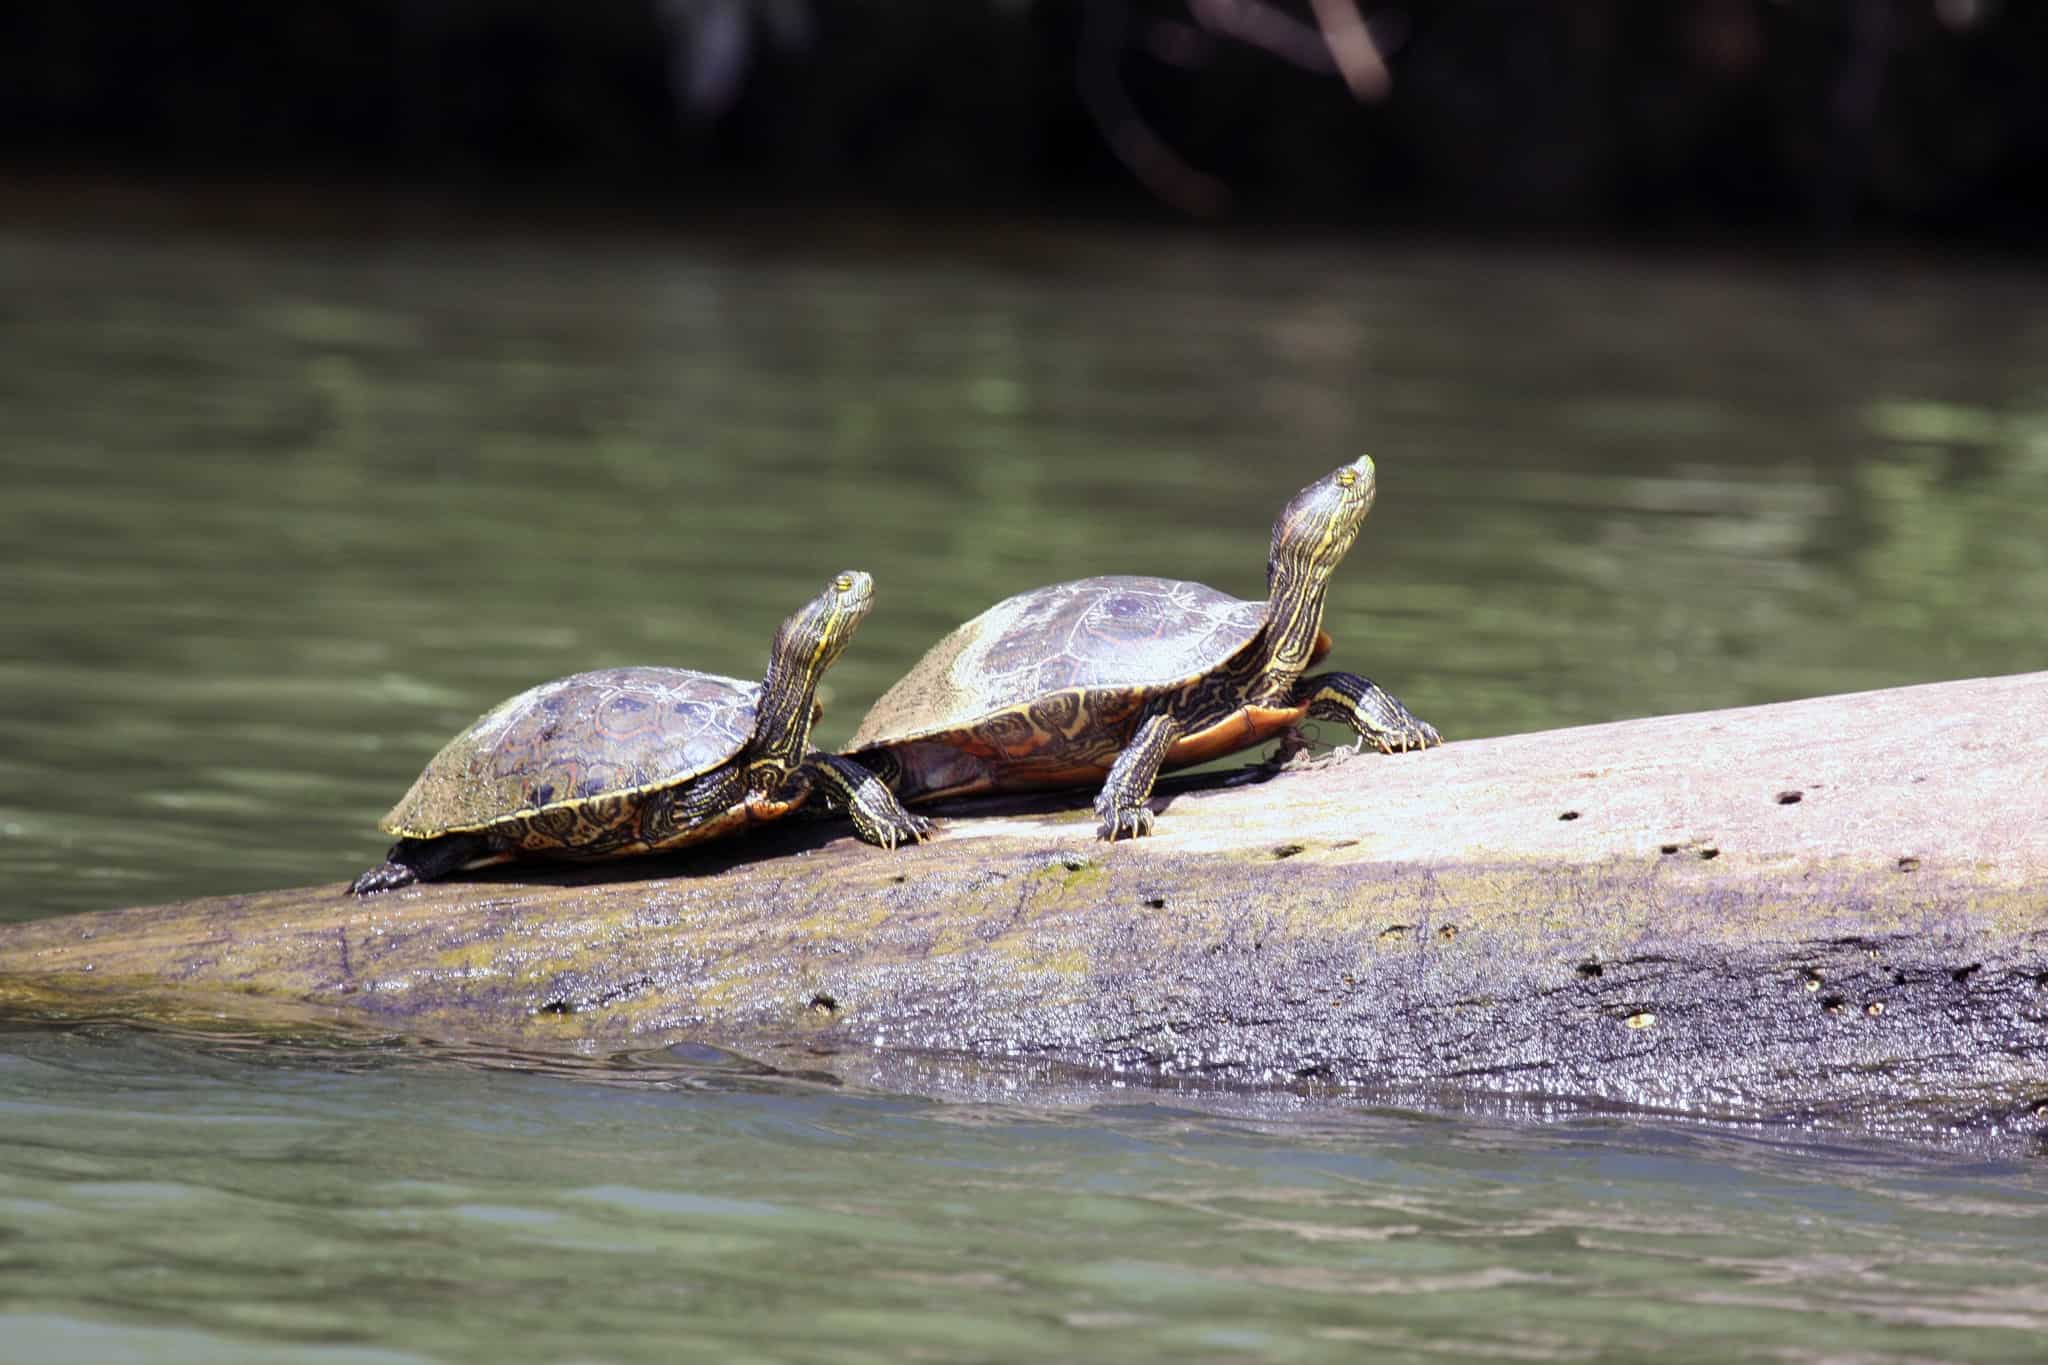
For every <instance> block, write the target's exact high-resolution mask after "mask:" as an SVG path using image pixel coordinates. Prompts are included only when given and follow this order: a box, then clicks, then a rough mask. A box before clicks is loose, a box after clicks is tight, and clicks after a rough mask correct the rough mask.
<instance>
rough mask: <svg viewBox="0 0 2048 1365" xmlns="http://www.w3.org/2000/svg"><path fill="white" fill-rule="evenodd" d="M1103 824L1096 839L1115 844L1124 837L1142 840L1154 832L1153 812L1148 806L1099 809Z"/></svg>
mask: <svg viewBox="0 0 2048 1365" xmlns="http://www.w3.org/2000/svg"><path fill="white" fill-rule="evenodd" d="M1096 813H1097V814H1098V815H1101V816H1102V823H1101V824H1100V825H1099V826H1097V827H1096V830H1095V837H1096V838H1098V839H1103V840H1106V841H1107V842H1109V843H1112V844H1113V843H1115V842H1116V841H1117V840H1118V839H1120V838H1122V837H1123V836H1124V835H1129V836H1130V837H1131V838H1133V839H1142V838H1144V837H1145V836H1146V835H1148V834H1150V833H1151V832H1152V811H1151V808H1150V807H1148V806H1132V807H1130V808H1128V809H1125V810H1118V811H1103V810H1100V809H1099V808H1098V810H1097V812H1096Z"/></svg>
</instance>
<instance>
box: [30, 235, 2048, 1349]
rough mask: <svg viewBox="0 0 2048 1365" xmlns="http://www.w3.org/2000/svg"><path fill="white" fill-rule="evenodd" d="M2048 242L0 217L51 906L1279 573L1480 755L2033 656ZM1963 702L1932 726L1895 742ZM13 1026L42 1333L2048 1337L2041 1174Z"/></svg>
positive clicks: (267, 873)
mask: <svg viewBox="0 0 2048 1365" xmlns="http://www.w3.org/2000/svg"><path fill="white" fill-rule="evenodd" d="M2044 305H2048V288H2044V287H2043V286H2042V284H2041V282H2039V281H2038V280H2035V279H2032V278H2029V277H2024V276H2017V275H2012V274H2008V273H2001V272H1998V271H1993V270H1983V271H1976V272H1968V273H1963V272H1954V271H1948V272H1938V271H1931V270H1928V269H1925V268H1923V267H1921V266H1918V265H1915V264H1911V263H1869V262H1866V263H1859V264H1856V265H1853V266H1849V267H1842V268H1836V269H1830V268H1817V267H1816V266H1815V264H1814V263H1812V262H1801V263H1798V264H1795V265H1788V266H1785V267H1782V268H1779V267H1770V266H1765V267H1744V268H1736V267H1732V266H1729V265H1725V264H1713V265H1706V264H1697V263H1695V264H1671V263H1664V264H1655V265H1651V264H1617V263H1613V262H1600V261H1594V260H1589V259H1579V258H1573V257H1569V256H1551V257H1527V258H1525V257H1484V256H1480V257H1474V256H1469V255H1457V254H1449V253H1433V252H1426V251H1418V250H1405V251H1401V252H1394V253H1386V252H1362V253H1353V252H1350V251H1339V250H1337V249H1334V248H1321V249H1310V248H1297V249H1291V250H1266V251H1257V252H1249V253H1247V252H1239V251H1232V250H1226V249H1224V248H1219V247H1208V246H1197V245H1189V244H1161V243H1159V242H1156V241H1139V240H1131V241H1116V240H1107V239H1076V240H1043V239H1034V240H1013V241H1005V242H999V243H995V244H983V245H980V246H978V247H976V248H975V249H974V250H972V251H967V250H959V249H946V250H930V251H915V250H911V249H908V248H906V249H904V250H901V251H898V252H895V253H892V254H887V255H875V256H860V255H836V256H810V257H806V256H801V255H791V254H788V253H784V252H767V251H761V250H749V249H740V248H732V247H707V246H681V245H675V244H667V245H660V246H648V245H644V244H643V245H618V244H605V245H601V246H600V245H589V244H584V245H575V246H567V247H563V246H556V247H541V246H533V245H476V244H461V245H451V244H447V243H438V244H424V243H421V244H409V245H390V244H382V245H355V246H347V247H335V246H325V247H309V246H306V245H304V244H297V245H293V246H290V247H286V246H278V245H269V246H260V245H239V244H228V243H194V242H172V243H164V244H146V243H142V242H139V241H137V240H134V239H125V238H124V239H113V238H109V239H105V240H93V239H72V240H66V241H58V240H54V239H49V238H27V237H14V238H0V414H4V417H5V421H4V423H0V471H4V475H5V489H4V495H0V581H4V583H5V585H6V591H5V592H4V593H0V918H28V917H33V916H39V915H46V914H55V913H61V912H65V911H73V910H81V909H89V908H104V907H108V906H114V905H123V904H137V903H145V902H151V901H160V900H167V899H172V898H176V897H180V896H187V895H200V894H210V893H220V892H227V891H234V890H243V889H250V888H255V887H264V886H275V885H288V884H295V883H302V882H313V881H333V880H338V879H340V878H343V877H345V876H347V875H350V874H351V873H353V872H354V871H356V870H358V869H359V868H360V867H361V866H363V865H365V864H366V863H367V862H368V861H370V860H371V859H372V858H373V857H374V856H375V855H376V853H377V852H378V851H379V850H380V849H381V846H382V842H383V841H382V840H381V838H380V837H379V836H378V835H377V834H376V833H375V829H374V825H375V821H376V819H377V817H378V816H379V815H380V814H381V813H382V812H383V810H384V809H385V808H386V807H387V806H388V805H389V804H390V802H391V801H392V799H393V798H394V797H395V796H396V795H397V794H398V793H399V792H400V791H402V790H403V788H404V786H405V784H406V782H407V781H409V780H410V778H411V776H412V775H413V773H414V772H415V771H417V769H418V767H419V765H420V764H421V762H422V761H423V760H424V759H425V758H426V757H427V756H428V755H429V754H431V753H432V752H433V750H434V749H435V748H436V747H437V746H438V745H439V743H440V742H441V741H442V740H443V739H445V738H446V737H447V736H448V735H449V734H451V733H453V732H454V731H455V730H456V729H458V728H460V727H461V726H462V725H463V724H465V723H466V722H467V721H468V720H469V719H471V718H472V717H473V716H474V715H476V714H477V713H478V712H479V711H481V710H483V709H484V708H485V707H487V706H488V705H490V704H491V703H493V702H495V701H497V700H498V699H500V698H502V697H504V696H506V695H509V694H510V693H512V692H514V691H517V690H519V689H521V688H523V687H525V686H527V685H529V684H531V683H533V682H536V681H540V680H542V679H545V678H548V677H552V676H557V675H560V674H564V673H570V672H574V671H578V670H580V669H585V668H594V667H599V666H604V665H610V664H620V663H676V664H683V665H687V666H693V667H699V668H706V669H711V670H714V671H718V672H725V673H731V674H739V675H746V676H757V675H758V673H759V670H760V667H761V664H762V662H763V659H764V657H765V652H766V648H767V641H768V638H769V636H770V635H771V634H772V632H773V630H774V627H775V624H776V622H777V621H778V620H779V619H780V618H781V617H782V616H783V615H784V614H786V613H787V612H788V611H789V610H790V609H791V608H792V607H793V606H794V605H795V604H796V603H797V602H799V601H800V600H802V599H803V598H804V597H806V596H808V595H809V594H810V593H811V592H813V591H815V588H816V586H817V584H818V583H819V582H821V581H822V579H823V578H824V577H825V576H826V575H827V574H829V573H830V572H832V571H834V570H836V569H839V568H842V567H853V568H862V569H866V570H869V571H870V572H872V573H874V574H875V576H876V579H877V582H878V586H879V597H880V605H879V607H878V609H877V611H876V613H875V615H874V616H873V617H872V618H871V619H870V621H869V622H868V623H867V624H866V626H865V627H864V628H863V631H862V634H861V636H860V638H859V640H858V641H857V642H856V643H855V646H854V648H853V649H852V650H850V651H849V653H848V654H847V656H846V657H845V659H844V660H843V661H842V662H841V663H840V664H839V665H838V666H837V667H836V668H835V670H834V671H833V673H832V675H831V677H830V680H829V688H828V696H827V698H826V699H827V702H828V706H829V708H830V709H829V711H828V715H827V719H826V722H825V726H824V728H823V732H822V738H823V739H825V740H826V741H828V742H830V741H834V740H837V739H841V738H843V737H844V736H845V735H846V734H848V733H849V732H850V731H851V729H852V726H853V724H854V722H855V721H856V720H857V719H858V717H859V715H860V712H861V710H862V709H863V708H864V707H865V705H866V703H867V702H868V701H869V700H870V699H872V698H873V697H874V696H875V695H876V694H877V693H879V692H880V690H881V689H882V688H883V687H884V686H886V685H887V684H888V682H889V681H890V680H891V679H892V677H893V676H894V675H895V674H896V673H897V672H899V671H900V670H901V669H902V668H903V667H905V666H906V665H907V664H908V663H909V662H910V661H911V660H912V659H914V658H915V657H916V655H917V653H918V652H919V651H921V650H922V649H923V648H924V646H925V645H927V644H928V643H930V641H931V640H932V639H934V638H935V637H936V636H937V635H939V634H940V633H941V632H942V631H943V630H945V629H946V628H948V627H949V626H950V625H951V624H953V623H955V622H956V621H958V620H960V619H962V618H964V617H965V616H968V615H971V614H972V613H974V612H975V611H978V610H979V609H980V608H981V607H982V606H985V605H986V604H987V603H988V602H989V601H991V600H993V599H994V598H996V597H999V596H1001V595H1004V594H1006V593H1009V592H1013V591H1016V590H1018V589H1021V588H1025V587H1030V586H1033V585H1036V584H1038V583H1042V582H1046V581H1049V580H1052V579H1057V578H1063V577H1070V576H1076V575H1081V574H1087V573H1102V572H1130V571H1137V572H1152V573H1162V574H1170V575H1176V576H1183V577H1189V578H1196V579H1201V580H1203V581H1206V582H1210V583H1213V584H1215V585H1217V586H1219V587H1222V588H1225V589H1227V590H1232V591H1236V592H1239V593H1241V594H1244V595H1248V596H1250V595H1257V593H1258V591H1259V587H1260V581H1261V575H1262V568H1263V557H1264V548H1265V538H1266V532H1267V528H1268V526H1269V524H1270V522H1271V519H1272V516H1273V514H1274V512H1275V511H1277V509H1278V507H1279V505H1280V503H1281V502H1282V501H1284V499H1285V497H1286V496H1287V495H1288V494H1289V493H1290V492H1292V491H1293V490H1294V489H1295V488H1297V487H1299V486H1300V485H1301V484H1303V483H1305V482H1307V481H1308V480H1309V479H1311V478H1313V477H1315V476H1316V475H1318V474H1320V473H1322V472H1324V471H1326V470H1327V469H1329V468H1331V467H1333V466H1334V465H1335V464H1337V463H1339V462H1341V461H1343V460H1345V459H1348V458H1350V457H1351V456H1352V455H1354V454H1355V453H1357V452H1358V451H1360V450H1366V451H1370V452H1371V453H1373V454H1374V455H1375V456H1376V458H1377V459H1378V460H1379V462H1380V487H1381V493H1380V503H1379V507H1378V509H1377V510H1376V511H1375V513H1374V515H1373V518H1372V520H1371V521H1370V522H1369V523H1368V525H1367V528H1366V531H1365V533H1364V535H1363V536H1362V537H1361V539H1360V542H1359V544H1358V546H1357V548H1356V549H1355V550H1354V551H1353V552H1352V554H1351V557H1350V559H1349V560H1348V561H1347V562H1346V564H1345V565H1344V567H1343V569H1342V570H1341V572H1340V575H1339V578H1338V581H1337V585H1336V588H1335V591H1334V592H1333V595H1332V598H1331V606H1330V616H1329V625H1330V627H1331V630H1332V633H1333V634H1334V635H1336V637H1337V639H1338V641H1339V644H1338V655H1337V662H1339V663H1340V664H1341V665H1343V666H1346V667H1353V668H1357V669H1359V670H1360V671H1363V672H1366V673H1368V674H1370V675H1371V676H1373V677H1374V678H1376V679H1377V680H1379V681H1380V682H1382V683H1384V684H1385V685H1387V686H1388V687H1390V688H1391V689H1393V690H1394V691H1395V692H1397V693H1398V694H1400V695H1401V696H1403V697H1404V698H1405V699H1407V700H1408V701H1409V702H1410V703H1411V704H1412V705H1413V706H1414V708H1415V709H1416V710H1417V711H1418V712H1419V713H1421V714H1422V715H1424V716H1426V717H1427V718H1428V719H1430V720H1432V721H1434V722H1435V723H1436V724H1437V725H1438V726H1440V727H1441V728H1442V729H1443V730H1444V732H1445V733H1446V734H1447V735H1450V736H1452V737H1454V738H1458V737H1471V736H1476V735H1483V734H1489V733H1498V732H1502V731H1509V730H1518V729H1525V728H1530V727H1534V726H1544V725H1557V724H1569V723H1574V722H1580V721H1594V720H1606V719H1613V718H1617V717H1621V716H1628V715H1640V714H1646V713H1653V712H1660V711H1675V710H1688V709H1696V708H1701V707H1711V706H1723V705H1737V704H1743V703H1749V702H1756V701H1765V700H1772V699H1777V698H1783V697H1791V696H1800V695H1809V694H1813V693H1819V692H1828V691H1842V690H1851V689H1855V688H1861V687H1875V686H1885V685H1891V684H1897V683H1906V682H1915V681H1926V680H1932V679H1936V678H1942V677H1955V676H1964V675H1970V674H1982V673H1997V672H2010V671H2017V670H2022V669H2029V668H2039V667H2043V666H2048V647H2044V645H2043V634H2044V632H2043V627H2042V624H2041V623H2042V622H2043V621H2048V513H2044V509H2048V306H2044ZM1901 742H1902V743H1911V742H1912V737H1911V736H1910V735H1903V736H1901ZM1109 1098H1110V1097H1107V1096H1103V1097H1097V1099H1096V1100H1094V1101H1089V1102H1081V1101H1070V1102H1068V1103H1066V1104H1064V1105H1061V1106H1058V1107H1051V1108H1047V1107H1037V1108H1010V1107H1004V1106H996V1105H988V1104H966V1103H950V1104H941V1103H934V1102H929V1101H924V1100H917V1099H908V1098H901V1097H892V1096H885V1095H874V1094H861V1093H853V1092H851V1091H850V1090H847V1089H844V1088H835V1087H831V1086H828V1085H825V1084H824V1083H822V1082H819V1081H806V1080H802V1079H789V1078H778V1077H770V1076H763V1075H758V1074H754V1072H753V1071H752V1070H751V1069H750V1068H749V1067H747V1066H746V1065H745V1064H744V1063H743V1062H741V1061H740V1060H739V1059H731V1058H723V1057H719V1056H715V1055H712V1054H708V1053H707V1054H701V1055H700V1054H696V1053H682V1054H676V1053H664V1054H658V1055H655V1056H650V1057H631V1058H619V1059H613V1060H612V1061H611V1062H610V1063H608V1064H598V1063H594V1062H593V1063H589V1064H587V1065H584V1066H580V1067H568V1066H564V1065H552V1064H541V1063H538V1062H535V1061H533V1060H532V1059H520V1058H491V1057H476V1056H465V1055H461V1054H457V1053H451V1052H445V1051H439V1050H436V1049H433V1048H431V1047H426V1046H423V1045H419V1044H403V1043H397V1042H394V1043H392V1044H389V1045H385V1046H377V1047H361V1048H344V1047H341V1046H339V1045H333V1044H316V1043H312V1042H308V1043H306V1044H304V1045H302V1046H286V1045H282V1044H279V1043H277V1042H275V1041H270V1042H262V1043H258V1042H255V1041H241V1040H236V1039H234V1038H231V1037H224V1036H219V1035H197V1036H185V1035H179V1034H170V1033H162V1032H147V1033H146V1032H138V1031H135V1030H133V1029H130V1028H127V1027H124V1026H121V1025H119V1024H116V1023H112V1022H109V1023H106V1024H103V1025H95V1026H73V1027H69V1028H55V1027H50V1026H44V1025H36V1024H31V1023H28V1022H21V1023H18V1024H14V1025H6V1026H4V1028H0V1360H17V1359H18V1360H35V1361H63V1360H76V1361H119V1360H138V1361H141V1360H149V1361H158V1360H187V1359H189V1360H195V1361H243V1360H247V1361H258V1360H265V1361H267V1360H279V1359H302V1360H316V1361H327V1362H357V1361H366V1362H367V1361H377V1362H383V1361H407V1360H420V1359H451V1360H471V1359H474V1360H485V1359H489V1360H501V1359H505V1358H507V1357H508V1355H512V1354H514V1353H516V1354H517V1357H518V1358H521V1359H531V1360H669V1359H680V1358H692V1357H695V1358H703V1359H734V1360H745V1359H759V1360H772V1359H819V1360H847V1361H864V1360H878V1361H879V1360H897V1359H905V1358H911V1357H915V1356H922V1357H924V1358H936V1359H963V1358H965V1359H1002V1358H1025V1357H1039V1358H1071V1359H1106V1360H1115V1359H1131V1360H1152V1359H1160V1358H1163V1357H1175V1358H1184V1359H1190V1360H1239V1359H1243V1360H1253V1359H1257V1360H1288V1359H1322V1358H1327V1359H1354V1358H1367V1357H1371V1358H1380V1359H1395V1360H1399V1359H1431V1358H1443V1357H1461V1356H1462V1357H1484V1358H1489V1359H1541V1360H1550V1359H1555V1360H1582V1359H1633V1358H1640V1357H1642V1356H1644V1355H1646V1354H1649V1353H1652V1352H1654V1353H1655V1354H1658V1355H1662V1356H1665V1357H1670V1358H1702V1359H1709V1358H1713V1359H1718V1358H1733V1357H1743V1358H1753V1359H1770V1360H1895V1359H1896V1360H1905V1359H1925V1360H1936V1359H1940V1360H1947V1359H1986V1360H1991V1359H2013V1360H2033V1359H2040V1358H2042V1357H2043V1356H2044V1355H2048V1346H2044V1342H2048V1290H2044V1289H2043V1287H2042V1286H2043V1285H2048V1175H2044V1172H2043V1170H2042V1168H2041V1166H2040V1164H2039V1163H2038V1162H2024V1161H2023V1162H2017V1163H2012V1164H2001V1165H1986V1164H1974V1163H1971V1162H1968V1161H1966V1160H1964V1159H1962V1158H1958V1157H1953V1156H1946V1157H1944V1156H1930V1155H1923V1154H1910V1153H1906V1154H1901V1153H1881V1152H1875V1151H1871V1150H1868V1149H1858V1148H1852V1147H1817V1146H1814V1145H1811V1144H1810V1143H1802V1142H1800V1141H1798V1140H1795V1138H1794V1137H1793V1135H1787V1134H1775V1135H1774V1134H1716V1133H1708V1132H1702V1131H1698V1130H1678V1129H1667V1128H1661V1127H1659V1126H1656V1125H1653V1124H1643V1123H1639V1122H1638V1123H1621V1122H1615V1123H1589V1122H1585V1121H1579V1122H1576V1123H1572V1124H1563V1125H1550V1126H1528V1125H1525V1126H1508V1125H1497V1124H1490V1123H1485V1122H1474V1121H1469V1120H1453V1119H1449V1118H1430V1117H1418V1116H1413V1115H1401V1114H1392V1113H1386V1112H1376V1111H1367V1110H1361V1109H1357V1108H1350V1107H1345V1106H1342V1105H1338V1104H1332V1103H1327V1102H1325V1103H1321V1104H1317V1105H1314V1106H1309V1107H1288V1106H1283V1105H1281V1104H1279V1103H1278V1102H1271V1103H1268V1104H1264V1105H1261V1104H1257V1103H1253V1102H1251V1101H1248V1100H1237V1101H1230V1102H1227V1103H1225V1102H1222V1101H1219V1102H1217V1104H1214V1105H1211V1104H1203V1103H1196V1102H1194V1101H1187V1102H1185V1103H1183V1102H1182V1101H1179V1100H1175V1099H1172V1098H1170V1097H1166V1096H1161V1095H1147V1094H1145V1093H1144V1092H1142V1091H1131V1092H1129V1093H1128V1094H1127V1096H1126V1097H1124V1098H1123V1100H1122V1102H1120V1103H1109V1102H1107V1101H1108V1099H1109Z"/></svg>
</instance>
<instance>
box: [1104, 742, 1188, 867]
mask: <svg viewBox="0 0 2048 1365" xmlns="http://www.w3.org/2000/svg"><path fill="white" fill-rule="evenodd" d="M1180 732H1181V723H1180V722H1179V721H1178V720H1176V719H1174V717H1173V713H1172V712H1169V711H1155V712H1153V713H1152V714H1151V715H1150V716H1148V717H1146V718H1145V719H1144V720H1143V721H1141V722H1139V724H1138V729H1137V732H1136V733H1134V734H1133V735H1132V736H1131V741H1130V743H1128V744H1126V745H1125V746H1124V751H1123V752H1122V753H1120V754H1118V755H1117V756H1116V762H1115V763H1113V764H1111V765H1110V769H1109V777H1108V778H1107V779H1106V780H1105V781H1104V782H1103V784H1102V790H1101V791H1099V792H1097V793H1096V794H1095V813H1096V814H1097V815H1099V816H1101V817H1102V824H1101V825H1100V826H1098V827H1097V829H1096V831H1095V833H1096V837H1098V838H1102V839H1107V840H1109V842H1111V843H1115V842H1116V841H1117V839H1118V838H1119V837H1121V836H1122V835H1126V834H1128V835H1130V836H1131V837H1132V838H1133V839H1138V838H1142V837H1143V836H1145V835H1147V834H1150V833H1151V832H1152V811H1151V808H1150V807H1148V806H1147V805H1146V804H1145V803H1146V802H1147V801H1149V800H1151V798H1152V784H1153V783H1154V782H1155V781H1157V780H1158V778H1159V765H1160V764H1161V763H1163V762H1165V761H1166V751H1167V750H1168V749H1170V748H1172V747H1173V742H1174V741H1175V740H1176V739H1179V738H1180Z"/></svg>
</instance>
